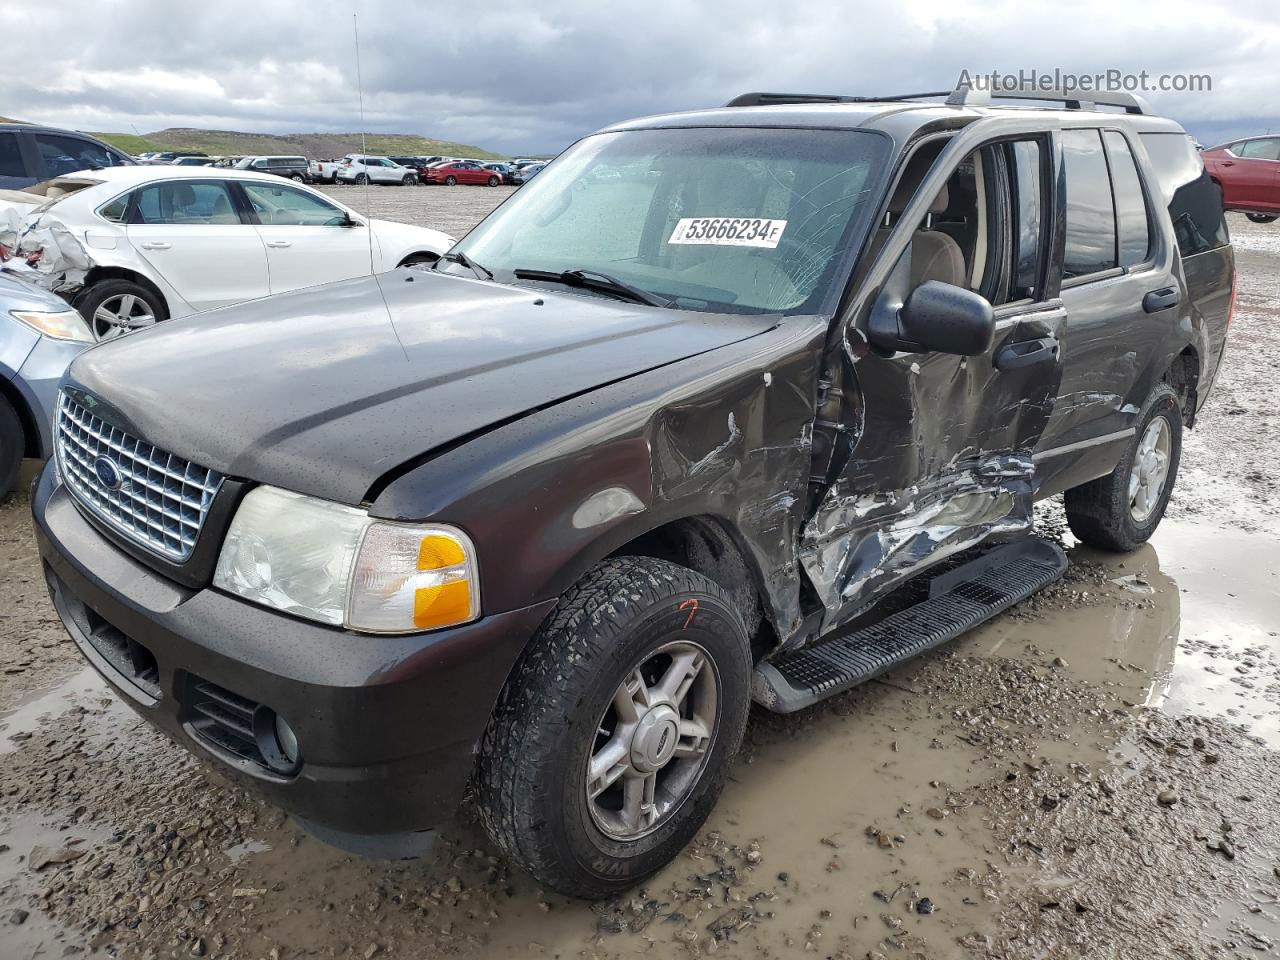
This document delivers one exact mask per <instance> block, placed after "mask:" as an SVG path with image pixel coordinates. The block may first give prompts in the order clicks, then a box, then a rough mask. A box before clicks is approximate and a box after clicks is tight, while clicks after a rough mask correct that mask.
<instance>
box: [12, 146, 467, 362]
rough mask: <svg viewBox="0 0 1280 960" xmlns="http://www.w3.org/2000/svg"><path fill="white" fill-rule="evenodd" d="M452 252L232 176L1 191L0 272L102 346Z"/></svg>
mask: <svg viewBox="0 0 1280 960" xmlns="http://www.w3.org/2000/svg"><path fill="white" fill-rule="evenodd" d="M454 242H455V240H454V238H453V237H450V236H448V235H447V234H444V233H441V232H440V231H438V230H430V229H427V228H425V227H415V226H410V225H408V224H402V223H393V222H390V221H387V220H375V219H372V218H369V217H365V216H363V215H362V214H358V213H357V212H356V211H354V210H352V209H350V208H349V207H346V206H343V205H342V204H340V203H338V202H336V201H335V200H332V199H330V198H329V197H327V196H325V195H324V194H323V193H320V192H319V191H316V190H311V189H309V188H307V187H304V186H300V185H298V184H293V183H284V182H282V181H281V180H280V178H279V177H273V176H270V175H267V174H256V173H251V172H249V171H241V170H236V171H231V170H221V169H212V168H208V169H203V168H183V169H181V170H178V169H164V168H157V167H148V166H139V167H115V168H109V169H101V170H92V171H89V170H86V171H82V172H79V173H74V174H69V175H66V176H61V177H56V178H54V179H52V180H46V181H44V182H43V183H38V184H35V185H34V186H31V187H27V188H26V189H24V190H6V191H0V266H3V268H4V269H8V270H13V271H15V272H20V273H23V274H25V275H26V276H27V277H28V279H31V280H34V281H35V282H36V283H38V284H40V285H41V286H43V287H45V288H46V289H49V290H52V291H53V292H55V293H58V294H61V295H62V296H63V297H64V298H66V299H68V300H70V301H71V302H72V303H73V304H74V305H75V306H76V308H77V309H79V310H80V312H81V313H82V314H83V315H84V317H85V319H86V320H88V321H89V322H90V324H91V325H92V327H93V332H94V335H95V336H96V337H97V338H98V339H100V340H105V339H109V338H111V337H114V336H118V335H119V334H121V333H125V332H128V331H130V330H135V329H139V328H142V327H148V326H151V325H153V324H155V323H157V322H159V321H161V320H165V319H168V318H170V317H181V316H185V315H187V314H191V313H196V312H199V311H201V310H208V309H211V308H213V307H221V306H225V305H227V304H232V303H238V302H240V301H244V300H253V299H256V298H258V297H265V296H268V295H270V294H276V293H283V292H285V291H288V290H297V289H299V288H301V287H310V286H314V285H317V284H322V283H329V282H331V281H335V280H347V279H350V278H352V277H357V276H361V275H364V274H368V273H371V272H372V273H381V272H383V271H386V270H390V269H392V268H394V267H397V266H405V265H408V264H413V263H431V262H433V261H435V260H436V259H438V258H439V257H440V255H441V254H443V253H444V252H445V251H446V250H448V249H449V248H450V247H451V246H453V244H454Z"/></svg>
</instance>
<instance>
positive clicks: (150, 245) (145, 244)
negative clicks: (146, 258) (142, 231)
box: [139, 240, 169, 250]
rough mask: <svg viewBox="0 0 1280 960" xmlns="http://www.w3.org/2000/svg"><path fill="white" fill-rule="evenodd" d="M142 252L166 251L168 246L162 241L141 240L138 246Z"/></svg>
mask: <svg viewBox="0 0 1280 960" xmlns="http://www.w3.org/2000/svg"><path fill="white" fill-rule="evenodd" d="M139 246H140V247H142V249H143V250H168V249H169V244H168V243H166V242H165V241H164V240H143V241H142V243H140V244H139Z"/></svg>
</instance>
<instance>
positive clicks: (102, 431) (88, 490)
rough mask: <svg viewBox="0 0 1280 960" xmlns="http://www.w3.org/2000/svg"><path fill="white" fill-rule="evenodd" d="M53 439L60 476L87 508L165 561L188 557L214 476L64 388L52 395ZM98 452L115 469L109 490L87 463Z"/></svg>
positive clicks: (215, 485)
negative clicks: (54, 409)
mask: <svg viewBox="0 0 1280 960" xmlns="http://www.w3.org/2000/svg"><path fill="white" fill-rule="evenodd" d="M56 438H57V456H58V466H59V467H60V469H61V471H62V476H63V479H64V480H65V481H66V484H67V487H68V489H70V490H71V492H72V493H73V494H74V495H75V497H76V499H77V500H79V501H80V502H81V503H82V504H83V505H84V506H85V507H86V508H87V509H88V510H89V511H90V512H91V513H93V514H94V515H95V516H97V517H98V518H99V519H101V520H102V521H103V522H104V523H106V524H107V525H108V526H110V527H111V528H112V529H114V530H117V531H119V532H120V533H121V534H123V535H124V536H125V537H127V538H128V539H130V540H132V541H133V542H135V543H137V544H140V545H141V546H143V547H146V548H147V549H148V550H151V551H152V552H153V553H156V554H159V555H160V556H162V557H164V558H165V559H167V560H174V561H177V562H179V563H181V562H183V561H185V560H187V559H188V558H189V557H190V556H191V551H192V550H194V549H195V544H196V538H197V537H199V536H200V530H201V528H203V526H204V521H205V517H207V516H208V514H209V506H210V505H211V504H212V503H213V498H214V497H215V496H217V493H218V490H219V489H220V488H221V487H222V479H223V478H222V475H221V474H219V473H217V472H216V471H213V470H207V469H205V468H204V467H202V466H200V465H199V464H196V463H191V462H190V461H187V460H184V459H182V458H181V457H178V456H175V455H174V454H172V453H169V452H168V451H167V450H161V449H159V448H158V447H156V446H154V445H153V444H150V443H147V442H146V441H145V440H142V439H140V438H138V437H134V436H132V435H131V434H129V433H127V432H125V431H124V430H122V429H121V428H119V427H117V426H115V425H114V424H111V423H108V422H106V421H105V420H103V419H102V418H101V417H97V416H95V415H94V414H92V413H90V412H89V411H88V410H87V409H86V408H85V406H84V405H83V404H81V403H79V402H78V401H76V400H75V399H73V398H72V397H71V396H70V395H69V394H67V393H65V392H64V393H60V394H59V395H58V415H57V431H56ZM104 456H105V457H107V459H109V460H110V461H111V463H112V464H113V465H114V466H115V468H116V471H117V472H118V473H119V474H120V478H121V483H120V485H119V487H118V488H116V489H114V490H113V489H111V488H110V487H108V486H107V485H106V484H104V483H103V482H102V480H101V479H100V478H99V477H98V472H97V470H96V469H95V466H94V464H95V461H97V460H98V459H99V458H101V457H104ZM103 466H104V468H105V465H103Z"/></svg>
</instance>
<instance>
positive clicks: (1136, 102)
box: [725, 84, 1151, 115]
mask: <svg viewBox="0 0 1280 960" xmlns="http://www.w3.org/2000/svg"><path fill="white" fill-rule="evenodd" d="M933 97H944V98H945V99H946V103H947V105H948V106H952V107H987V106H990V105H991V101H992V99H996V100H1039V101H1041V102H1044V103H1061V104H1062V105H1063V106H1064V107H1065V108H1066V109H1068V110H1093V109H1095V108H1096V107H1099V106H1103V107H1123V108H1124V111H1125V113H1133V114H1139V115H1141V114H1149V113H1150V112H1151V107H1150V106H1149V105H1148V104H1147V102H1146V100H1144V99H1143V98H1142V97H1139V96H1137V95H1136V94H1132V93H1120V92H1111V91H1106V90H1099V91H1097V92H1093V93H1084V94H1080V93H1074V92H1068V91H1065V90H1056V89H1055V90H1045V89H1043V88H1041V87H1037V86H1034V85H1028V86H1020V87H1015V88H1013V89H1009V90H997V91H996V92H995V93H992V92H991V91H989V90H975V89H974V88H973V87H972V86H970V85H969V84H960V85H959V86H957V87H956V88H955V89H954V90H940V91H933V92H929V93H896V94H892V95H891V96H887V97H849V96H841V95H840V94H832V93H744V94H742V95H741V96H739V97H734V98H733V99H732V100H730V101H729V102H728V103H726V104H725V106H726V107H770V106H777V105H778V104H784V103H885V102H892V101H897V100H926V99H931V98H933Z"/></svg>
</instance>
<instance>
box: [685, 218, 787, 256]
mask: <svg viewBox="0 0 1280 960" xmlns="http://www.w3.org/2000/svg"><path fill="white" fill-rule="evenodd" d="M785 229H787V221H785V220H761V219H758V218H753V217H685V218H684V219H683V220H681V221H680V222H678V223H677V224H676V228H675V229H674V230H672V231H671V239H670V240H668V241H667V243H709V244H714V245H716V246H725V247H768V248H769V249H770V250H772V249H773V248H774V247H776V246H777V245H778V241H779V240H781V239H782V231H783V230H785Z"/></svg>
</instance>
